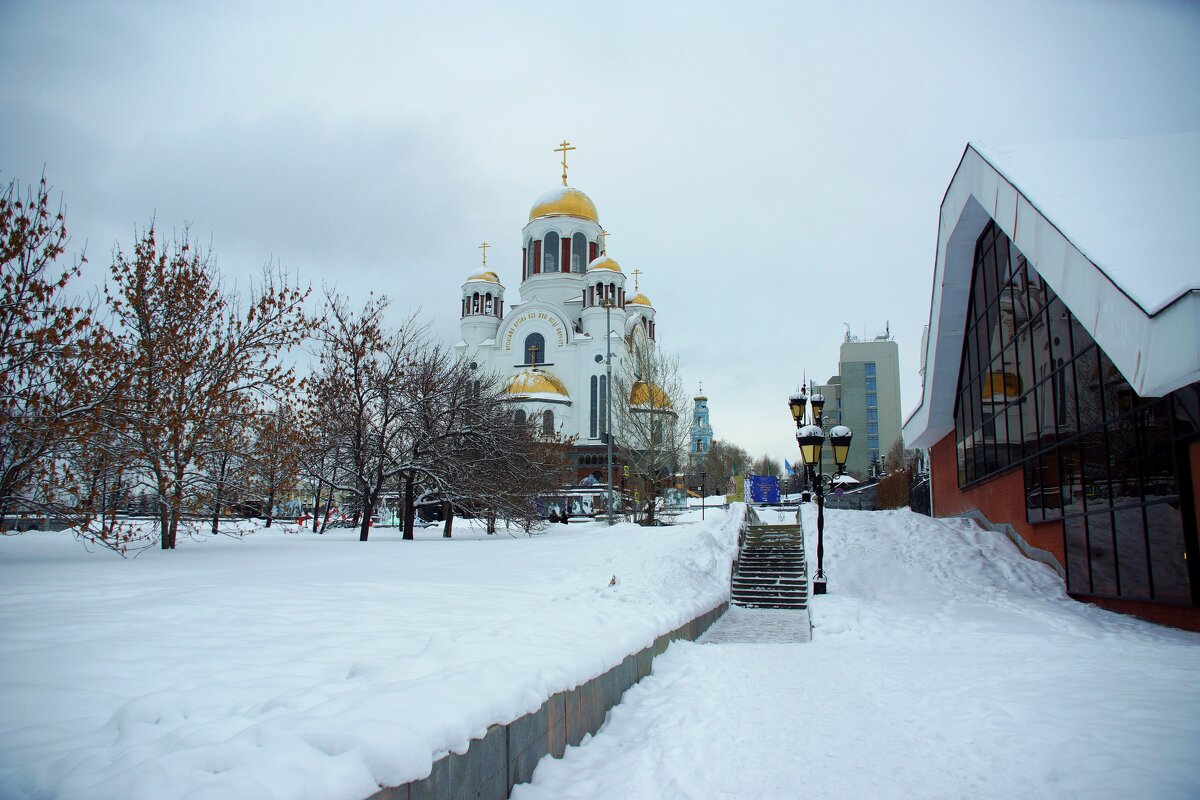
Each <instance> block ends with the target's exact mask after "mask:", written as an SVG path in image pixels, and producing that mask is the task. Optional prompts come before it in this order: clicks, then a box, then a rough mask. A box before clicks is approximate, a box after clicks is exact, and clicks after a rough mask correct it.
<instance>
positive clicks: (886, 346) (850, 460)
mask: <svg viewBox="0 0 1200 800" xmlns="http://www.w3.org/2000/svg"><path fill="white" fill-rule="evenodd" d="M814 391H815V392H818V393H820V394H822V395H824V397H825V410H824V412H823V416H824V417H825V419H824V420H823V422H824V423H825V425H826V427H828V426H830V425H839V424H840V425H847V426H849V428H850V430H852V431H853V432H854V440H853V442H852V443H851V446H850V454H849V456H848V457H847V459H846V471H847V472H852V473H854V474H857V475H859V476H867V475H869V474H870V471H871V467H872V465H873V464H877V463H878V462H879V459H880V457H881V456H884V457H886V456H887V453H888V450H890V449H891V447H892V445H894V444H895V443H896V441H897V440H898V439H899V438H900V422H901V419H900V349H899V347H898V346H897V345H896V342H894V341H892V339H891V336H890V334H888V333H884V334H882V335H880V336H877V337H875V338H874V339H870V340H866V341H863V340H860V339H859V338H858V337H856V336H852V335H851V334H850V333H849V332H847V333H846V340H845V341H844V342H842V347H841V351H840V352H839V356H838V374H837V375H834V376H833V377H832V378H830V379H829V382H828V383H827V384H825V385H824V386H816V387H814ZM825 451H828V452H825ZM821 460H822V465H821V466H822V472H827V473H828V472H833V471H834V469H835V467H834V464H833V453H832V448H830V447H826V448H824V451H823V452H822V454H821Z"/></svg>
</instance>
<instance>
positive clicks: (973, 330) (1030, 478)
mask: <svg viewBox="0 0 1200 800" xmlns="http://www.w3.org/2000/svg"><path fill="white" fill-rule="evenodd" d="M966 316H967V325H966V330H965V331H964V336H963V352H962V354H961V356H960V363H961V366H962V369H961V372H960V375H959V384H958V393H957V397H956V404H955V410H954V417H955V419H954V437H955V459H956V462H957V464H956V466H957V470H958V479H959V483H960V484H963V485H965V484H969V483H973V482H975V481H980V480H985V479H987V478H989V477H990V476H992V475H995V474H998V473H1000V472H1003V471H1005V470H1007V469H1010V468H1012V467H1014V466H1018V465H1019V466H1020V467H1021V471H1022V475H1023V478H1024V490H1025V508H1026V515H1027V519H1028V520H1029V521H1030V522H1035V523H1040V522H1045V521H1050V520H1059V519H1061V520H1062V524H1063V530H1064V545H1065V548H1066V555H1067V565H1066V566H1067V571H1068V585H1069V588H1070V591H1071V592H1073V593H1076V594H1100V595H1106V596H1119V597H1128V598H1135V599H1154V600H1158V601H1160V602H1170V603H1187V602H1190V600H1191V587H1190V585H1189V582H1188V568H1187V560H1186V558H1185V556H1184V552H1185V549H1186V548H1185V544H1184V542H1185V525H1184V511H1183V510H1181V509H1183V508H1185V506H1184V505H1183V504H1182V503H1181V498H1180V495H1179V492H1180V486H1179V484H1180V476H1179V470H1180V469H1183V468H1184V467H1181V466H1180V465H1181V464H1186V462H1181V461H1179V459H1180V458H1181V456H1180V454H1179V453H1180V452H1183V451H1182V450H1181V448H1182V447H1184V445H1182V444H1181V443H1182V442H1187V441H1190V440H1191V439H1192V438H1193V437H1195V435H1196V434H1197V433H1200V387H1197V386H1189V387H1186V388H1184V389H1180V390H1178V391H1176V392H1174V393H1172V395H1171V396H1168V397H1166V398H1162V399H1153V398H1150V399H1146V398H1141V397H1138V396H1137V394H1136V393H1134V392H1133V390H1132V387H1130V385H1129V383H1128V382H1127V381H1126V380H1125V378H1124V376H1122V375H1121V374H1120V373H1119V371H1118V370H1117V369H1116V368H1115V366H1114V365H1113V364H1112V362H1111V360H1110V359H1109V358H1108V357H1107V356H1106V355H1105V354H1104V353H1103V352H1102V351H1101V350H1100V348H1099V347H1098V346H1097V345H1096V343H1095V341H1094V340H1093V338H1092V337H1091V336H1090V335H1089V334H1088V332H1087V330H1086V329H1085V328H1084V327H1083V326H1082V325H1081V324H1080V323H1079V322H1078V321H1077V320H1075V319H1074V318H1073V316H1072V314H1071V313H1070V310H1069V309H1068V308H1067V307H1066V305H1065V304H1064V303H1063V301H1062V300H1060V299H1058V297H1057V296H1056V294H1055V292H1054V291H1053V289H1052V287H1050V286H1049V285H1048V284H1046V283H1045V282H1044V281H1043V280H1042V278H1041V276H1040V275H1039V274H1038V272H1037V268H1036V265H1033V264H1030V263H1029V262H1028V261H1027V260H1026V259H1025V258H1024V256H1022V255H1021V254H1020V253H1019V252H1018V251H1017V249H1016V248H1015V247H1014V246H1013V245H1012V243H1011V242H1010V241H1009V240H1008V238H1007V237H1006V236H1005V235H1004V234H1003V232H1001V231H999V230H998V229H997V228H996V227H995V226H994V225H989V226H988V227H987V229H985V231H984V233H983V234H982V235H981V236H980V238H979V241H978V242H977V245H976V251H975V265H974V273H973V276H972V288H971V294H970V307H969V308H968V310H967V315H966ZM876 446H877V444H876V443H874V442H871V441H868V447H869V448H873V447H876ZM1177 451H1179V452H1177ZM1185 474H1187V473H1186V472H1185ZM1186 509H1187V513H1188V514H1191V513H1192V511H1191V506H1190V505H1188V506H1186ZM1188 523H1189V524H1190V517H1189V518H1188ZM1191 547H1192V549H1193V550H1194V549H1196V548H1195V547H1194V545H1191Z"/></svg>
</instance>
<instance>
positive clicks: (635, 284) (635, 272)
mask: <svg viewBox="0 0 1200 800" xmlns="http://www.w3.org/2000/svg"><path fill="white" fill-rule="evenodd" d="M629 274H630V275H632V276H633V290H634V291H635V292H636V291H637V290H638V276H639V275H645V274H646V273H644V272H642V271H641V270H640V269H638V268H636V267H634V270H633V272H631V273H629Z"/></svg>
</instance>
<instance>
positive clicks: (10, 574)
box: [0, 507, 741, 800]
mask: <svg viewBox="0 0 1200 800" xmlns="http://www.w3.org/2000/svg"><path fill="white" fill-rule="evenodd" d="M740 512H741V507H735V508H734V509H732V510H731V511H730V513H729V514H725V513H721V512H717V511H716V510H714V509H710V510H709V511H708V518H707V522H706V523H705V524H703V525H700V524H695V525H687V526H677V527H670V528H655V529H645V528H639V527H636V526H633V525H626V524H621V525H617V526H614V527H613V528H611V529H607V528H605V527H604V526H603V525H602V524H600V523H589V524H583V525H571V526H566V525H554V526H550V527H549V529H548V531H547V533H546V534H545V535H541V536H536V537H532V538H528V537H524V536H520V537H515V538H514V537H510V536H508V535H506V534H505V533H504V532H503V531H501V532H500V534H499V535H497V536H491V537H489V536H485V535H483V533H482V532H480V531H479V530H478V529H476V528H474V527H472V525H471V523H469V522H468V521H465V520H458V521H457V522H456V525H455V528H454V535H455V538H454V539H451V540H443V539H442V538H441V529H440V528H430V529H426V530H423V531H418V534H417V535H418V541H416V542H404V541H401V540H400V537H399V534H398V532H397V531H396V530H395V529H386V528H384V529H375V530H374V531H373V532H372V534H371V541H370V542H367V543H361V542H359V541H357V532H356V531H350V530H345V529H343V530H338V531H332V532H328V533H326V534H325V535H323V536H317V535H314V534H312V533H311V532H303V533H301V532H298V531H297V530H296V528H295V527H290V528H289V529H288V530H290V531H291V532H290V533H289V532H284V530H282V529H274V530H271V531H261V530H260V531H259V532H257V533H255V534H254V535H252V536H248V537H245V538H240V539H239V538H233V537H217V538H215V539H213V538H209V539H206V540H203V541H186V542H182V543H181V545H180V547H179V549H178V550H176V551H175V552H170V553H163V552H161V551H157V550H149V551H146V552H144V553H142V554H141V555H140V556H139V557H137V558H135V559H129V560H122V559H120V558H118V557H116V556H114V555H113V554H111V553H108V552H99V553H88V552H86V551H85V550H84V549H82V547H81V546H80V545H79V544H78V543H77V542H76V541H74V540H73V539H72V538H71V537H70V535H69V534H48V533H30V534H25V535H22V536H19V537H4V538H0V797H3V798H6V799H7V798H16V797H27V796H36V797H56V798H87V799H88V800H96V799H97V798H154V800H163V799H165V798H184V797H186V798H192V799H195V798H221V799H222V800H236V799H237V798H271V797H275V798H313V799H314V800H317V799H319V800H331V799H332V800H336V798H346V800H353V799H354V798H361V797H365V796H366V795H369V794H371V793H372V792H374V791H375V790H376V788H377V787H378V786H379V785H395V784H399V783H403V782H405V781H408V780H412V779H417V778H421V777H424V776H425V775H427V774H428V773H429V770H430V766H431V764H432V762H433V760H434V759H435V758H438V757H440V756H441V755H443V754H445V753H446V752H449V751H455V752H462V751H463V750H465V749H466V747H467V744H468V741H469V740H470V739H471V738H472V737H478V736H482V735H483V733H484V732H485V731H486V729H487V727H488V725H490V724H493V723H503V722H509V721H511V720H513V719H515V718H517V717H519V716H521V715H522V714H525V713H527V712H530V711H533V710H536V709H537V708H538V707H539V706H540V705H541V703H542V702H543V701H544V700H545V699H546V698H548V697H549V696H550V695H551V694H554V693H555V692H558V691H561V690H564V689H569V688H572V687H574V686H575V685H577V684H579V683H580V682H582V681H585V680H587V679H589V678H591V677H593V676H595V675H597V674H600V673H602V672H604V671H605V670H607V669H609V668H610V667H612V666H613V665H615V664H617V663H619V662H620V661H621V660H622V659H623V658H624V657H625V656H626V655H628V654H629V653H631V652H634V651H636V650H638V649H640V648H642V647H645V646H646V645H648V644H650V643H651V642H652V641H653V639H654V637H655V636H657V635H658V634H661V633H663V632H665V631H668V630H671V629H673V628H675V627H677V626H678V625H680V624H681V623H683V622H684V621H685V620H687V619H690V618H691V617H694V616H696V615H697V614H699V613H701V612H703V611H707V610H708V609H710V608H712V607H713V606H715V605H717V604H718V603H720V602H721V601H723V600H724V599H725V598H727V597H728V591H729V585H728V574H729V572H728V570H729V562H730V559H731V557H732V554H733V549H734V547H735V539H736V529H737V515H738V514H739V513H740ZM695 516H696V517H697V518H698V517H699V514H698V513H696V514H695ZM614 578H615V579H616V580H615V583H614V580H613V579H614Z"/></svg>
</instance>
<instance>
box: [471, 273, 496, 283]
mask: <svg viewBox="0 0 1200 800" xmlns="http://www.w3.org/2000/svg"><path fill="white" fill-rule="evenodd" d="M467 280H468V281H487V282H488V283H499V282H500V276H499V275H497V274H496V273H494V272H492V271H491V270H487V271H485V272H476V273H475V274H474V275H472V276H471V277H469V278H467Z"/></svg>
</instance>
